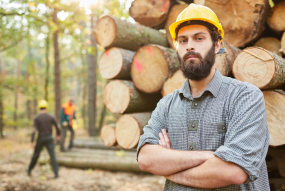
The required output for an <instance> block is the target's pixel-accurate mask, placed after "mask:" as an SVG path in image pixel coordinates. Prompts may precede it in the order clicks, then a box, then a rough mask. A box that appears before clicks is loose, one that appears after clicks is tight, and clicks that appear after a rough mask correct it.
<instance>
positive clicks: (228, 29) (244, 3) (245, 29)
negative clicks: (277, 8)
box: [194, 0, 270, 47]
mask: <svg viewBox="0 0 285 191" xmlns="http://www.w3.org/2000/svg"><path fill="white" fill-rule="evenodd" d="M194 3H196V1H194ZM199 4H203V5H205V6H207V7H209V8H210V9H212V10H213V11H214V12H215V13H216V15H217V16H218V18H219V21H220V23H221V24H222V26H223V29H224V32H225V37H224V38H225V39H226V40H227V42H228V43H229V44H230V45H232V46H235V47H245V46H246V45H248V44H250V43H251V42H252V41H254V40H256V39H258V38H259V37H260V35H261V33H262V32H263V30H264V29H265V27H264V24H265V21H266V16H267V13H268V10H269V8H270V6H269V3H268V0H256V1H253V0H239V1H236V0H226V1H225V0H204V1H202V2H201V1H200V2H199Z"/></svg>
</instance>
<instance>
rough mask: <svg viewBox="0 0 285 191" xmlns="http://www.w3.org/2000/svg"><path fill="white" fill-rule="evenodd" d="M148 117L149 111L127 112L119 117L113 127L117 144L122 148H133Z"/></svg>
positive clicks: (149, 115) (149, 116)
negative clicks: (114, 127)
mask: <svg viewBox="0 0 285 191" xmlns="http://www.w3.org/2000/svg"><path fill="white" fill-rule="evenodd" d="M150 118H151V112H146V113H134V114H127V115H123V116H122V117H120V118H119V119H118V121H117V123H116V129H115V133H116V139H117V142H118V144H119V145H120V146H121V147H123V148H124V149H132V148H134V147H135V146H136V145H137V144H138V142H139V139H140V136H141V134H142V133H143V128H144V126H146V125H147V123H148V121H149V120H150Z"/></svg>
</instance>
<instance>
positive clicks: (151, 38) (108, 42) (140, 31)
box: [95, 15, 168, 50]
mask: <svg viewBox="0 0 285 191" xmlns="http://www.w3.org/2000/svg"><path fill="white" fill-rule="evenodd" d="M95 37H96V40H97V42H98V44H99V45H101V46H102V47H103V48H105V49H108V48H111V47H119V48H124V49H128V50H137V49H138V48H140V47H141V46H144V45H146V44H158V45H161V46H165V47H167V46H168V41H167V38H166V36H165V35H164V34H163V33H161V32H159V31H158V30H155V29H152V28H149V27H145V26H142V25H139V24H137V23H135V24H132V23H129V22H127V21H124V20H121V19H119V18H115V17H112V16H109V15H106V16H104V17H102V18H101V19H99V21H98V24H97V26H96V29H95Z"/></svg>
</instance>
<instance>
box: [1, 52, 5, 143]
mask: <svg viewBox="0 0 285 191" xmlns="http://www.w3.org/2000/svg"><path fill="white" fill-rule="evenodd" d="M0 61H1V72H0V74H1V76H0V138H4V134H3V131H4V119H3V116H4V106H3V92H2V91H3V85H4V79H5V63H4V59H3V56H2V54H1V53H0Z"/></svg>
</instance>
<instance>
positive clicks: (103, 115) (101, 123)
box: [99, 104, 106, 129]
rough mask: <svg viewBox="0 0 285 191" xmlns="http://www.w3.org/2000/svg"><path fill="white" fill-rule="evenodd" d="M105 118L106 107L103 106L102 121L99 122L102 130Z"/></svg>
mask: <svg viewBox="0 0 285 191" xmlns="http://www.w3.org/2000/svg"><path fill="white" fill-rule="evenodd" d="M105 116H106V105H105V104H103V109H102V111H101V115H100V121H99V128H100V129H102V126H103V123H104V119H105Z"/></svg>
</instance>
